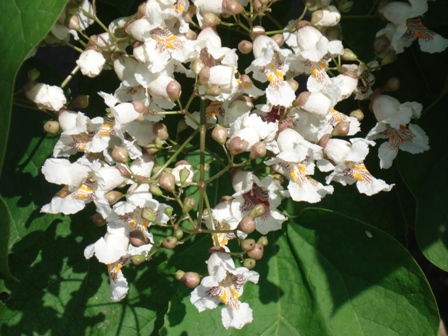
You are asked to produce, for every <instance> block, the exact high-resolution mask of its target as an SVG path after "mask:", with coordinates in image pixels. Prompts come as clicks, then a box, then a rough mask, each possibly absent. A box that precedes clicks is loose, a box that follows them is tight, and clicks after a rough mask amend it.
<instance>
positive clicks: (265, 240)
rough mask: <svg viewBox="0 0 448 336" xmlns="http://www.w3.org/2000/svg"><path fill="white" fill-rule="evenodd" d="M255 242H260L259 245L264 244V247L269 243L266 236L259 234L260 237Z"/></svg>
mask: <svg viewBox="0 0 448 336" xmlns="http://www.w3.org/2000/svg"><path fill="white" fill-rule="evenodd" d="M257 244H260V245H261V246H265V247H266V246H268V244H269V241H268V237H266V236H261V237H260V238H259V239H258V241H257Z"/></svg>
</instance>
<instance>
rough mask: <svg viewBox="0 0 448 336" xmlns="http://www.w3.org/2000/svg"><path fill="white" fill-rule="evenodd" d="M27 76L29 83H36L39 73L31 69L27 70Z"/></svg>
mask: <svg viewBox="0 0 448 336" xmlns="http://www.w3.org/2000/svg"><path fill="white" fill-rule="evenodd" d="M27 76H28V80H29V81H30V82H34V81H36V80H37V79H38V78H39V76H40V71H39V70H37V69H36V68H32V69H31V70H29V71H28V72H27Z"/></svg>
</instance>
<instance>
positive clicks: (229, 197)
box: [218, 195, 233, 203]
mask: <svg viewBox="0 0 448 336" xmlns="http://www.w3.org/2000/svg"><path fill="white" fill-rule="evenodd" d="M231 200H233V197H232V196H229V195H225V196H222V197H221V198H220V199H219V201H218V203H221V202H230V201H231Z"/></svg>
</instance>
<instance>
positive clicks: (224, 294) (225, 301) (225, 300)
mask: <svg viewBox="0 0 448 336" xmlns="http://www.w3.org/2000/svg"><path fill="white" fill-rule="evenodd" d="M219 298H220V299H221V301H222V302H223V303H227V291H226V290H223V291H222V294H221V296H220V297H219Z"/></svg>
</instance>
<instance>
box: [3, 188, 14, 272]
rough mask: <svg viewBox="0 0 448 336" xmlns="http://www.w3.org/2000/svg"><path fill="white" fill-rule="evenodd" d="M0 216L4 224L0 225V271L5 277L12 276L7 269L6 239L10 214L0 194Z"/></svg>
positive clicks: (7, 237)
mask: <svg viewBox="0 0 448 336" xmlns="http://www.w3.org/2000/svg"><path fill="white" fill-rule="evenodd" d="M0 217H1V218H3V221H4V224H2V225H0V272H1V273H3V274H4V275H6V276H7V277H10V278H13V279H15V278H14V276H13V275H12V274H11V273H10V271H9V264H8V239H9V225H10V222H11V214H10V213H9V210H8V207H7V205H6V203H5V201H4V200H3V198H2V197H1V196H0Z"/></svg>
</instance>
